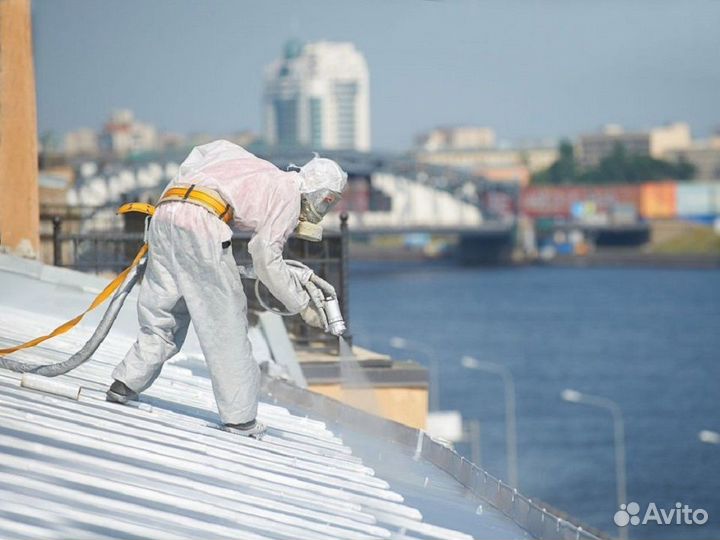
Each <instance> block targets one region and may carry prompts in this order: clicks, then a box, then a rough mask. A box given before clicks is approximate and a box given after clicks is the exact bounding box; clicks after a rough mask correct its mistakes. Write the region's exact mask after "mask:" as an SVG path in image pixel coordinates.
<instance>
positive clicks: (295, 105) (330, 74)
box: [263, 41, 370, 151]
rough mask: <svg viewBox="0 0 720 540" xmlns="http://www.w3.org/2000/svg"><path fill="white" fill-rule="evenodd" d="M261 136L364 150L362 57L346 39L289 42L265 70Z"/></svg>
mask: <svg viewBox="0 0 720 540" xmlns="http://www.w3.org/2000/svg"><path fill="white" fill-rule="evenodd" d="M263 102H264V103H263V105H264V122H265V138H266V140H267V142H268V143H269V144H272V145H280V146H307V147H310V148H313V149H318V150H320V149H354V150H360V151H367V150H369V149H370V96H369V82H368V69H367V63H366V62H365V58H364V57H363V55H362V54H360V52H359V51H358V50H357V49H356V48H355V46H354V45H353V44H352V43H332V42H326V41H320V42H316V43H306V44H304V45H303V44H301V43H298V42H296V41H290V42H288V43H287V44H286V45H285V51H284V55H283V58H281V59H279V60H276V61H275V62H273V63H272V64H271V65H269V66H268V67H267V68H266V70H265V92H264V99H263Z"/></svg>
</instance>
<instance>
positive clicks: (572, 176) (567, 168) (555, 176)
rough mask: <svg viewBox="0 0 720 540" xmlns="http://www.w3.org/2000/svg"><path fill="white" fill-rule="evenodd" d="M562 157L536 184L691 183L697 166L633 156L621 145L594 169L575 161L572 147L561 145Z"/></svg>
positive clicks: (682, 162) (560, 152) (537, 179)
mask: <svg viewBox="0 0 720 540" xmlns="http://www.w3.org/2000/svg"><path fill="white" fill-rule="evenodd" d="M558 150H559V157H558V159H557V160H556V161H555V163H553V164H552V165H550V166H549V167H548V168H547V169H545V170H544V171H540V172H538V173H536V174H535V175H533V179H532V181H533V183H537V184H550V185H563V184H638V183H641V182H646V181H649V180H668V179H673V180H689V179H691V178H693V177H694V176H695V172H696V168H695V166H694V165H693V164H692V163H690V162H688V161H687V160H686V159H684V158H681V159H680V160H678V161H677V162H671V161H665V160H661V159H655V158H653V157H650V156H646V155H642V154H629V153H628V152H627V149H626V148H625V146H623V145H622V144H620V143H618V144H616V145H615V147H614V148H613V151H612V152H611V153H610V154H609V155H608V156H605V157H604V158H603V159H601V160H600V163H598V164H597V165H596V166H594V167H587V168H582V167H581V166H580V164H579V163H578V162H577V161H576V160H575V156H574V152H573V147H572V145H571V144H570V143H569V142H568V141H566V140H564V141H562V142H561V143H560V147H559V149H558Z"/></svg>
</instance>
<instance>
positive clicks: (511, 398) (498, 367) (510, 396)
mask: <svg viewBox="0 0 720 540" xmlns="http://www.w3.org/2000/svg"><path fill="white" fill-rule="evenodd" d="M460 362H461V364H462V365H463V367H465V368H467V369H477V370H479V371H485V372H487V373H492V374H494V375H499V376H500V377H501V378H502V381H503V385H504V387H505V444H506V445H507V450H506V455H507V470H508V483H509V484H510V485H511V486H512V487H518V465H517V415H516V412H515V381H514V379H513V376H512V373H511V372H510V370H509V369H508V368H506V367H505V366H503V365H502V364H496V363H495V362H488V361H487V360H478V359H477V358H473V357H472V356H463V357H462V360H461V361H460Z"/></svg>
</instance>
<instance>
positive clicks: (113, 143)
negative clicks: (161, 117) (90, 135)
mask: <svg viewBox="0 0 720 540" xmlns="http://www.w3.org/2000/svg"><path fill="white" fill-rule="evenodd" d="M158 147H159V138H158V134H157V130H156V129H155V127H154V126H152V125H150V124H145V123H142V122H138V121H137V120H135V117H134V115H133V112H132V111H130V110H128V109H120V110H116V111H113V113H112V115H111V116H110V119H109V120H108V122H107V123H106V124H105V127H104V128H103V131H102V133H101V134H100V148H101V150H103V151H106V152H110V153H112V154H114V155H116V156H119V157H124V156H126V155H128V154H130V153H133V152H149V151H152V150H157V149H158Z"/></svg>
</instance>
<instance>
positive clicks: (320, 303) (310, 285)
mask: <svg viewBox="0 0 720 540" xmlns="http://www.w3.org/2000/svg"><path fill="white" fill-rule="evenodd" d="M285 263H286V264H287V265H288V266H289V267H290V271H291V272H293V274H295V276H296V277H297V278H298V281H299V282H300V283H302V285H303V287H304V288H305V290H306V291H307V293H308V296H310V301H311V302H312V304H313V306H315V308H316V309H317V310H318V312H319V313H320V317H321V318H322V320H323V323H324V324H325V327H326V329H327V331H328V332H330V333H331V334H332V335H334V336H341V335H342V334H343V333H344V332H345V330H346V329H347V327H346V326H345V320H344V319H343V316H342V311H340V302H339V300H338V297H337V292H335V287H333V286H332V285H331V284H330V283H328V282H327V281H325V280H324V279H323V278H321V277H320V276H318V275H316V274H315V272H313V271H312V270H311V269H310V268H308V267H307V266H305V265H304V264H303V263H301V262H299V261H293V260H286V261H285ZM238 268H239V270H240V274H241V275H243V276H244V277H248V278H253V279H255V296H256V298H257V300H258V302H259V303H260V305H261V306H262V307H263V308H264V309H266V310H267V311H271V312H272V313H275V314H277V315H281V316H283V317H289V316H291V315H296V313H290V312H287V311H281V310H278V309H276V308H273V307H271V306H269V305H268V304H267V303H266V302H265V301H264V300H263V299H262V296H261V295H260V280H259V279H257V276H256V275H255V274H254V272H253V271H252V269H250V268H247V267H242V266H240V267H238Z"/></svg>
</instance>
